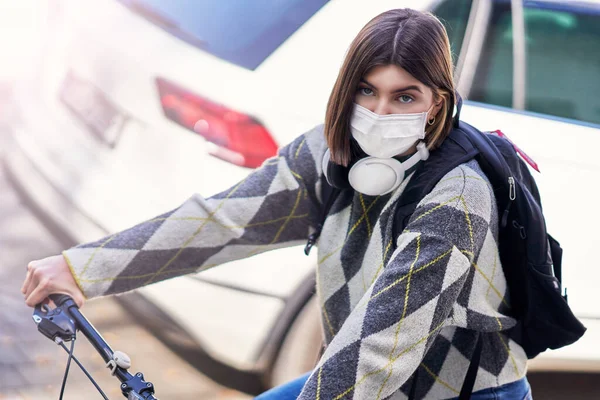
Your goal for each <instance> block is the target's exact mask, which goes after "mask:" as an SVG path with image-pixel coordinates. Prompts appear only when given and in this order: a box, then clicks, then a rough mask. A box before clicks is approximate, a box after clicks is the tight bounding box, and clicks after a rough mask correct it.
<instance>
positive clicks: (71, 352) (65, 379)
mask: <svg viewBox="0 0 600 400" xmlns="http://www.w3.org/2000/svg"><path fill="white" fill-rule="evenodd" d="M60 341H61V343H62V339H60ZM63 346H64V344H63ZM74 348H75V336H73V337H72V338H71V350H69V352H68V353H69V359H68V360H67V368H66V369H65V376H64V377H63V381H62V386H61V387H60V397H59V399H60V400H62V398H63V394H64V393H65V386H67V377H68V376H69V368H70V367H71V360H72V359H73V349H74Z"/></svg>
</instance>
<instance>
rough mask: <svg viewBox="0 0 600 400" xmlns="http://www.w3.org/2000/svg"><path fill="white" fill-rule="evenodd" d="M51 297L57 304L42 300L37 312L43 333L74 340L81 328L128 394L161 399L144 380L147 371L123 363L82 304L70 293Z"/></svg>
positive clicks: (129, 397)
mask: <svg viewBox="0 0 600 400" xmlns="http://www.w3.org/2000/svg"><path fill="white" fill-rule="evenodd" d="M48 297H49V298H50V299H51V300H52V301H53V302H54V304H55V305H56V308H54V309H49V307H47V306H45V305H42V304H38V305H36V306H35V310H34V313H33V320H34V321H35V322H36V323H37V325H38V330H39V331H40V332H41V333H42V334H44V335H45V336H46V337H48V338H50V339H51V340H53V341H57V337H59V338H61V339H62V340H64V341H70V340H73V339H74V337H75V332H76V330H79V331H80V332H81V333H83V334H84V335H85V337H86V338H87V340H88V341H89V342H90V343H91V344H92V346H93V347H94V348H95V349H96V351H97V352H98V353H99V354H100V356H101V357H102V359H103V360H104V362H106V364H107V367H110V366H111V365H112V371H113V375H115V376H116V377H117V378H118V379H119V381H120V382H121V392H122V393H123V395H124V396H125V397H127V398H128V399H144V400H158V399H156V397H154V385H153V384H152V383H151V382H146V381H144V375H143V374H142V373H141V372H138V373H136V374H135V375H131V374H130V373H129V372H127V369H126V368H123V367H121V366H119V362H120V360H117V359H115V352H114V351H113V350H112V349H111V347H110V346H109V345H108V343H106V341H105V340H104V338H103V337H102V336H101V335H100V333H99V332H98V331H97V330H96V328H94V326H93V325H92V324H91V323H90V322H89V321H88V320H87V318H85V316H84V315H83V314H82V313H81V311H79V307H77V304H76V303H75V302H74V301H73V299H72V298H71V297H70V296H68V295H65V294H51V295H50V296H48ZM120 354H123V353H120ZM121 363H122V362H121ZM127 368H128V366H127Z"/></svg>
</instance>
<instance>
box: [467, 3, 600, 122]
mask: <svg viewBox="0 0 600 400" xmlns="http://www.w3.org/2000/svg"><path fill="white" fill-rule="evenodd" d="M524 6H525V9H524V18H525V35H526V38H525V39H526V42H525V43H526V68H527V83H526V87H525V100H526V104H525V109H526V110H530V111H535V112H539V113H544V114H550V115H555V116H558V117H564V118H571V119H576V120H579V121H584V122H591V123H594V124H600V96H598V93H600V79H598V77H599V76H600V6H598V5H597V4H592V3H590V4H587V5H586V3H583V2H572V3H571V2H550V1H527V2H525V3H524ZM512 86H513V31H512V20H511V9H510V2H509V1H496V2H495V3H494V7H493V10H492V17H491V21H490V30H489V32H488V35H487V37H486V42H485V44H484V46H483V52H482V55H481V60H480V64H479V67H478V70H477V72H476V74H475V80H474V83H473V89H472V92H471V94H470V99H471V100H475V101H481V102H484V103H490V104H498V105H501V106H506V107H510V106H511V105H512V94H513V93H512Z"/></svg>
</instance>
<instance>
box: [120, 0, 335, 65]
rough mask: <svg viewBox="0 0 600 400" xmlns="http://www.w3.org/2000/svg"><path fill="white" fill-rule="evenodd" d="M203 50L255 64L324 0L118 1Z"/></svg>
mask: <svg viewBox="0 0 600 400" xmlns="http://www.w3.org/2000/svg"><path fill="white" fill-rule="evenodd" d="M119 1H120V2H121V3H123V4H124V5H126V6H127V7H129V8H130V9H131V10H132V11H134V12H136V13H137V14H139V15H141V16H143V17H144V18H146V19H147V20H149V21H150V22H152V23H154V24H156V25H158V26H160V27H161V28H163V29H165V30H166V31H168V32H169V33H171V34H173V35H175V36H177V37H178V38H180V39H182V40H184V41H186V42H188V43H190V44H192V45H195V46H196V47H197V48H199V49H201V50H202V51H206V52H208V53H211V54H213V55H215V56H217V57H219V58H221V59H223V60H227V61H229V62H232V63H234V64H237V65H239V66H241V67H244V68H247V69H251V70H253V69H255V68H256V67H258V66H259V65H260V64H261V63H262V62H263V61H264V60H265V59H266V58H267V57H268V56H269V55H271V54H272V53H273V52H274V51H275V50H276V49H277V48H278V47H279V46H280V45H281V44H282V43H283V42H284V41H285V40H286V39H287V38H288V37H290V36H291V35H292V34H293V33H294V32H295V31H296V30H297V29H298V28H299V27H300V26H302V25H303V24H304V23H305V22H306V21H307V20H308V19H309V18H310V17H312V16H313V15H314V14H315V13H316V12H317V11H318V10H319V9H320V8H321V7H322V6H323V5H324V4H325V3H327V1H328V0H252V1H248V0H202V1H189V0H119Z"/></svg>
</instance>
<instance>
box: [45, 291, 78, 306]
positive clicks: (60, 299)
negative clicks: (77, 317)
mask: <svg viewBox="0 0 600 400" xmlns="http://www.w3.org/2000/svg"><path fill="white" fill-rule="evenodd" d="M48 297H49V298H50V300H52V301H53V302H54V304H56V306H57V307H60V306H62V305H63V304H64V303H65V302H66V301H68V300H71V301H73V299H72V298H71V296H69V295H68V294H62V293H56V294H51V295H48ZM73 303H75V302H74V301H73Z"/></svg>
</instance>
